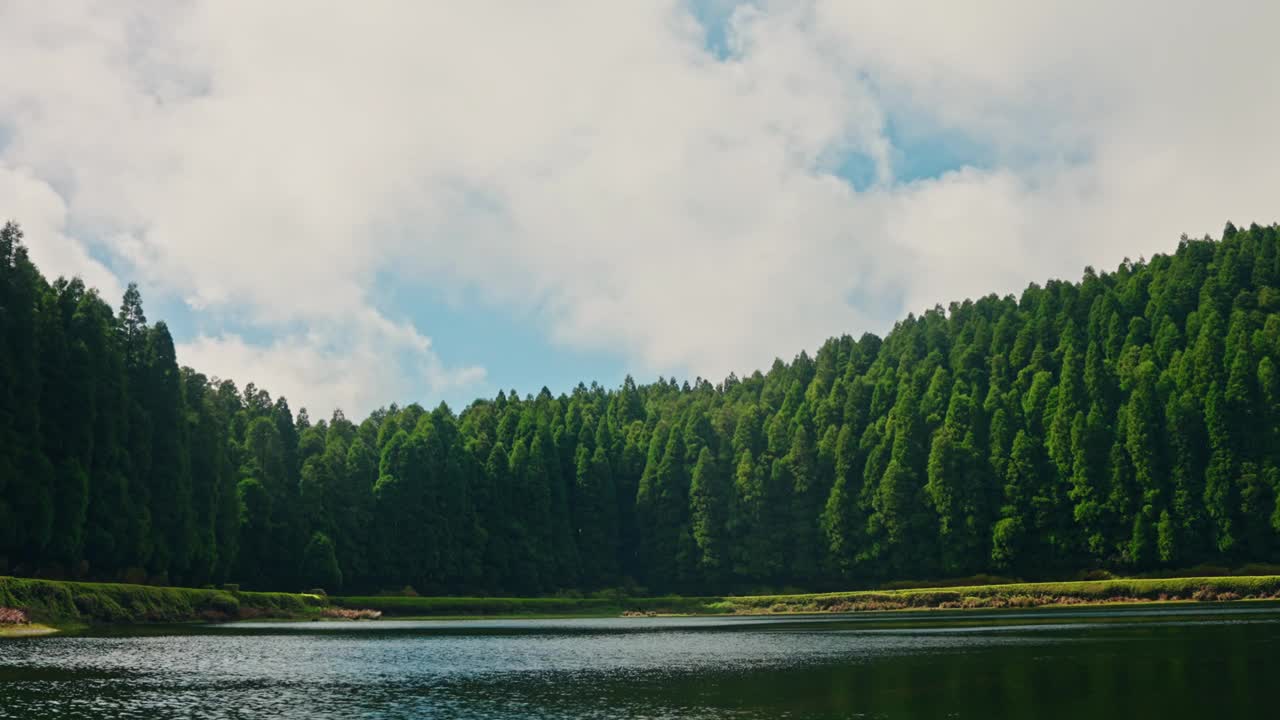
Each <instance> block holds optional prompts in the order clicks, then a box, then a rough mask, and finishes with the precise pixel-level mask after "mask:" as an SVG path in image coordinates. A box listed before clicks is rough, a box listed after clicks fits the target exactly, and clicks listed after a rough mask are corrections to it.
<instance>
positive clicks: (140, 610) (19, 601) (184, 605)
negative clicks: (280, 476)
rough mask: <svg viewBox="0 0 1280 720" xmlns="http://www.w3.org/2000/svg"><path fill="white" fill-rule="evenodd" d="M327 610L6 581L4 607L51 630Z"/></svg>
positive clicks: (291, 600)
mask: <svg viewBox="0 0 1280 720" xmlns="http://www.w3.org/2000/svg"><path fill="white" fill-rule="evenodd" d="M324 606H325V602H324V600H323V599H322V598H319V597H317V596H314V595H299V594H292V593H272V592H240V591H238V590H235V589H229V590H227V589H224V590H213V589H195V588H176V587H155V586H150V585H126V584H122V583H85V582H63V581H54V580H32V579H26V578H15V577H0V608H7V609H10V610H16V611H19V612H20V613H21V614H22V615H24V616H25V619H26V620H27V621H29V622H30V623H37V624H47V625H60V626H68V625H98V624H132V623H174V622H195V621H207V622H217V621H224V620H246V619H253V618H300V617H307V616H315V615H318V614H319V613H320V612H321V611H322V609H323V608H324Z"/></svg>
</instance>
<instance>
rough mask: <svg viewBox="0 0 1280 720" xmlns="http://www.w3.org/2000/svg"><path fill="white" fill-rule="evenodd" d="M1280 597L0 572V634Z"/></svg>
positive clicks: (1203, 581) (1142, 582)
mask: <svg viewBox="0 0 1280 720" xmlns="http://www.w3.org/2000/svg"><path fill="white" fill-rule="evenodd" d="M1247 600H1280V575H1261V576H1231V577H1189V578H1167V579H1112V580H1096V581H1078V582H1046V583H1005V584H997V585H974V586H965V587H946V588H936V587H930V588H907V589H895V590H860V591H852V592H835V593H808V594H796V595H747V596H705V597H682V596H677V595H670V596H664V597H638V598H630V597H616V598H563V597H546V598H506V597H404V596H345V597H329V598H326V597H323V596H318V595H305V594H297V593H272V592H241V591H239V590H236V589H234V588H230V589H222V590H215V589H192V588H173V587H154V586H147V585H126V584H116V583H81V582H63V581H51V580H29V579H23V578H12V577H0V609H4V608H8V609H11V610H17V611H19V612H20V613H22V615H23V616H24V618H25V620H26V622H24V623H19V624H7V625H0V637H26V636H31V635H36V634H42V633H46V632H49V631H56V630H57V629H59V628H68V627H75V626H86V625H88V626H93V625H128V624H143V623H183V622H225V621H232V620H254V619H263V620H266V619H276V620H278V619H284V620H316V619H322V618H323V619H329V617H330V616H331V615H333V614H340V613H342V612H346V611H350V610H361V611H364V610H370V611H376V612H379V613H381V614H382V616H383V617H384V618H399V619H407V618H434V619H464V618H480V617H484V618H504V617H506V618H510V617H520V618H567V617H595V618H599V617H619V616H636V615H638V616H649V615H771V614H812V613H850V612H852V613H860V612H882V611H907V610H961V609H997V608H1038V607H1063V606H1098V605H1114V604H1129V605H1132V604H1138V603H1170V602H1234V601H1247Z"/></svg>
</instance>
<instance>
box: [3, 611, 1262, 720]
mask: <svg viewBox="0 0 1280 720" xmlns="http://www.w3.org/2000/svg"><path fill="white" fill-rule="evenodd" d="M1277 671H1280V608H1277V607H1276V606H1274V605H1267V606H1256V605H1246V606H1232V607H1205V606H1176V607H1162V608H1160V609H1152V608H1149V607H1148V608H1139V609H1124V608H1121V609H1112V608H1104V609H1093V610H1036V611H1002V612H968V613H916V614H895V615H884V614H877V615H860V616H847V615H846V616H817V617H776V616H775V617H727V618H714V617H712V618H620V619H603V620H599V619H592V620H585V619H584V620H474V621H426V622H407V621H406V622H398V621H380V622H372V623H371V622H365V623H351V622H333V623H241V624H231V625H217V626H194V627H193V626H184V627H179V628H172V627H149V628H141V629H138V628H132V629H128V630H127V631H126V630H110V631H95V632H93V633H89V634H84V635H78V636H63V637H49V638H31V639H16V640H5V641H0V718H41V719H44V718H93V719H94V720H102V719H107V720H110V719H112V718H148V719H150V718H167V717H183V718H187V717H194V718H268V717H269V718H406V719H407V718H425V717H431V718H618V717H624V718H648V719H655V720H656V719H659V718H695V719H696V718H748V719H751V718H983V719H986V718H1001V717H1008V718H1075V719H1079V718H1087V719H1088V720H1100V719H1102V718H1129V719H1132V718H1147V717H1156V718H1161V719H1162V720H1168V719H1170V718H1197V719H1198V720H1203V719H1204V718H1226V717H1267V716H1271V715H1272V713H1273V712H1275V705H1276V693H1275V688H1276V685H1275V682H1276V677H1277Z"/></svg>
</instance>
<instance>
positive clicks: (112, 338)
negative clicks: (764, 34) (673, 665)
mask: <svg viewBox="0 0 1280 720" xmlns="http://www.w3.org/2000/svg"><path fill="white" fill-rule="evenodd" d="M21 240H22V237H21V233H20V232H19V230H18V228H17V226H15V225H8V226H6V227H5V229H4V231H3V235H2V236H0V573H3V572H6V571H7V572H12V573H18V574H43V575H48V576H66V577H92V578H99V579H125V578H127V579H148V580H151V581H156V582H160V581H164V582H172V583H180V584H190V585H199V584H204V583H208V582H220V581H236V582H241V583H244V584H245V585H246V586H251V587H256V588H271V589H293V588H298V587H307V586H314V585H320V586H323V587H326V588H328V589H330V590H334V589H337V588H339V587H346V588H349V589H368V590H376V589H380V588H399V587H401V586H404V585H412V586H413V587H414V588H416V589H417V590H418V591H420V592H464V591H465V592H497V593H538V592H548V591H553V590H557V589H564V588H582V589H591V588H601V587H607V586H613V585H617V584H619V583H622V582H625V581H626V579H632V580H634V581H635V582H638V583H640V584H641V585H644V586H647V587H648V588H650V589H651V590H682V591H694V590H715V591H724V590H726V589H731V588H748V587H764V586H782V585H790V586H799V587H808V588H815V589H818V588H835V587H846V586H855V585H860V584H865V583H868V582H872V581H878V580H885V579H894V578H907V577H909V578H924V577H941V576H959V575H967V574H972V573H976V572H1000V573H1004V574H1012V575H1020V576H1025V577H1044V576H1065V575H1069V574H1072V573H1074V572H1077V571H1079V570H1082V569H1090V568H1110V569H1119V570H1124V571H1141V570H1148V569H1156V568H1163V567H1185V566H1191V565H1195V564H1197V563H1202V562H1215V563H1229V564H1234V563H1243V562H1248V561H1263V560H1274V559H1275V558H1276V557H1277V551H1280V508H1278V507H1277V491H1278V490H1280V368H1278V365H1280V231H1278V229H1277V227H1275V226H1272V227H1267V228H1260V227H1257V226H1254V227H1251V228H1250V229H1249V230H1247V231H1237V230H1236V229H1235V228H1234V227H1232V226H1231V225H1228V226H1227V228H1226V230H1225V231H1224V233H1223V237H1222V239H1221V240H1220V241H1213V240H1209V239H1204V240H1187V239H1185V238H1184V239H1183V241H1182V242H1181V243H1180V244H1179V245H1178V247H1177V251H1176V252H1175V253H1173V254H1172V255H1168V256H1165V255H1158V256H1156V257H1154V258H1152V259H1151V260H1149V261H1146V262H1137V263H1132V262H1126V263H1124V264H1123V265H1121V266H1120V267H1119V268H1117V269H1116V270H1115V271H1114V272H1109V273H1101V274H1099V273H1096V272H1094V271H1093V270H1092V269H1086V270H1085V274H1084V278H1083V279H1082V280H1081V281H1080V282H1078V283H1071V282H1061V281H1052V282H1049V283H1048V284H1047V285H1045V286H1041V285H1035V284H1033V285H1031V286H1030V287H1028V288H1027V289H1026V290H1025V291H1024V292H1023V293H1022V295H1021V297H1016V298H1015V297H1013V296H1008V297H1003V298H1002V297H997V296H995V295H991V296H987V297H984V298H982V299H979V300H976V301H970V300H966V301H964V302H958V303H953V304H952V305H951V306H949V307H948V308H945V309H944V308H941V307H938V308H935V309H934V310H931V311H928V312H926V313H924V314H923V315H921V316H918V317H916V316H908V317H907V318H906V319H905V320H903V321H901V322H900V323H898V324H897V326H896V327H895V328H894V330H893V331H892V332H891V333H889V335H888V336H887V337H885V338H883V339H882V338H879V337H876V336H874V335H870V334H866V335H863V336H861V337H860V338H857V339H855V338H853V337H849V336H844V337H840V338H834V339H831V340H829V341H827V342H826V343H825V344H824V345H823V346H822V347H821V348H820V349H819V350H818V352H817V354H816V355H814V356H813V357H810V356H809V355H807V354H805V353H801V354H800V355H799V356H797V357H796V358H795V359H794V360H793V361H792V362H791V363H789V364H787V363H783V362H781V361H778V362H775V363H774V365H773V367H772V368H770V369H769V370H768V371H767V372H763V373H762V372H757V373H755V374H753V375H751V376H750V377H746V378H737V377H733V376H730V377H729V378H727V379H726V380H724V381H723V382H721V383H719V384H712V383H710V382H708V381H705V380H697V381H696V382H694V383H692V384H689V383H677V382H675V381H673V380H662V379H659V381H658V382H656V383H654V384H651V385H636V384H635V383H633V382H632V381H631V380H630V379H628V380H627V381H626V382H625V383H624V384H623V385H622V387H621V388H617V389H605V388H601V387H599V386H596V385H594V384H593V385H591V386H590V387H587V386H581V385H580V386H579V387H578V388H577V389H576V390H574V392H572V393H571V394H569V395H561V396H559V397H555V396H553V395H551V394H550V393H549V392H547V391H546V390H543V391H542V392H541V393H539V394H538V395H536V396H525V397H520V396H518V395H516V394H515V393H514V392H513V393H510V394H506V393H499V395H498V396H497V397H496V398H494V399H489V400H478V401H476V402H475V403H473V404H472V405H470V406H469V407H467V408H466V409H465V410H463V411H462V412H461V413H460V414H454V413H453V412H452V411H450V409H449V408H447V407H444V406H441V407H438V408H435V409H434V410H427V409H424V408H422V407H420V406H418V405H416V404H415V405H408V406H405V407H397V406H392V407H389V408H385V409H382V410H379V411H377V412H374V413H373V414H372V415H371V416H369V417H368V418H365V419H364V420H362V421H359V422H353V421H351V420H348V419H347V418H345V417H344V416H343V415H342V414H341V413H340V412H339V413H335V414H334V416H333V417H331V418H328V419H324V420H312V419H311V418H309V417H308V416H307V414H306V412H305V411H299V412H298V413H297V414H296V415H295V414H294V413H293V412H292V411H291V409H290V407H289V404H288V403H287V402H286V401H285V399H284V398H274V399H273V398H272V397H271V396H270V395H269V394H268V393H267V392H266V391H265V390H263V389H259V388H257V387H255V386H254V385H252V384H248V385H245V386H244V387H243V388H238V387H237V386H236V385H235V384H234V383H232V382H231V381H230V380H217V379H212V378H209V377H206V376H204V375H202V374H200V373H199V372H197V371H196V370H192V369H189V368H183V367H180V366H179V365H178V359H177V358H176V357H175V355H174V347H173V341H172V339H171V338H170V335H169V332H168V330H167V328H166V327H165V325H164V323H159V322H158V323H155V324H154V325H151V324H148V322H147V320H146V318H145V316H144V314H143V308H142V303H141V299H140V297H139V296H138V293H137V291H136V289H134V288H132V287H131V288H130V290H129V292H128V293H127V294H126V295H125V297H124V300H123V303H122V306H121V307H120V309H119V311H118V312H116V311H114V310H113V309H112V307H111V306H110V305H109V304H108V303H107V302H106V301H104V300H103V299H102V298H100V297H99V296H98V295H97V294H96V293H95V292H94V291H93V290H90V289H88V288H85V287H84V285H83V284H82V283H81V282H80V281H78V280H70V281H68V280H62V279H59V280H57V281H55V282H53V283H49V282H47V281H46V280H45V279H44V278H43V277H42V276H41V275H40V273H39V272H38V270H37V269H36V268H35V267H34V266H33V265H32V264H31V263H30V261H29V260H28V258H27V255H26V251H25V250H24V248H23V246H22V243H21ZM768 331H769V330H768V328H760V332H764V333H767V332H768Z"/></svg>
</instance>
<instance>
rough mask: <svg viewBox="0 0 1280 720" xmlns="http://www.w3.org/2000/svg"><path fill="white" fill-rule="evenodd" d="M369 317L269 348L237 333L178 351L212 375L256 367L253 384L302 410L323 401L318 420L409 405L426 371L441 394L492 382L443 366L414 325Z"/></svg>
mask: <svg viewBox="0 0 1280 720" xmlns="http://www.w3.org/2000/svg"><path fill="white" fill-rule="evenodd" d="M369 319H370V320H371V323H370V324H369V325H362V326H355V327H340V326H331V325H328V324H324V323H321V324H319V325H317V326H313V327H312V328H311V329H310V330H309V331H308V332H306V333H305V334H300V335H285V336H282V337H279V338H277V339H275V340H274V341H272V342H270V343H267V344H265V345H264V344H253V343H250V342H247V341H246V340H245V339H244V338H243V337H242V336H240V335H236V334H234V333H225V334H220V335H216V336H210V335H199V336H197V337H196V338H195V339H193V340H191V341H189V342H184V343H180V344H179V345H178V348H177V350H178V355H179V357H181V358H182V360H183V362H184V363H187V364H190V365H192V366H194V367H196V368H199V369H200V370H201V371H203V372H205V373H206V374H209V375H214V376H219V377H224V378H226V377H230V378H232V379H236V378H237V375H236V373H239V372H243V371H244V370H245V369H246V368H248V369H252V370H253V371H254V375H253V377H252V378H250V379H249V380H251V381H252V382H254V383H256V384H257V386H258V387H261V388H266V389H267V390H269V391H270V392H272V393H273V394H275V395H277V396H279V395H283V396H284V397H287V398H290V399H291V403H292V405H293V407H294V409H295V410H296V409H297V408H299V407H302V406H305V405H306V402H307V400H308V399H311V398H317V397H319V398H322V399H323V401H324V404H322V405H320V406H316V405H312V406H311V410H313V411H315V412H313V415H314V416H315V417H325V416H327V415H328V413H329V411H330V410H332V409H333V408H335V407H339V408H358V409H360V410H362V411H363V410H366V409H369V408H374V407H378V406H381V405H388V404H390V403H393V402H405V401H404V398H406V397H409V396H410V395H411V393H413V392H414V391H415V390H416V387H415V385H414V383H413V382H412V380H413V379H414V378H415V375H416V374H417V373H422V374H425V376H426V378H425V379H426V382H427V383H428V384H429V385H430V386H431V387H432V388H434V389H435V390H436V391H437V392H447V391H449V390H451V389H453V388H457V387H467V386H471V385H474V384H475V383H478V382H480V381H482V380H484V377H485V374H484V370H483V369H481V368H475V367H466V368H460V369H452V368H446V367H444V366H443V365H441V363H440V361H439V359H438V358H436V356H435V354H434V353H433V352H432V351H431V347H430V342H429V341H428V340H427V339H426V338H424V337H422V336H421V335H419V334H418V333H417V332H416V331H414V330H412V329H411V328H406V327H404V326H391V327H386V326H385V324H384V322H383V321H380V320H378V319H376V318H369ZM241 381H242V382H243V381H244V379H243V378H242V379H241Z"/></svg>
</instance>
